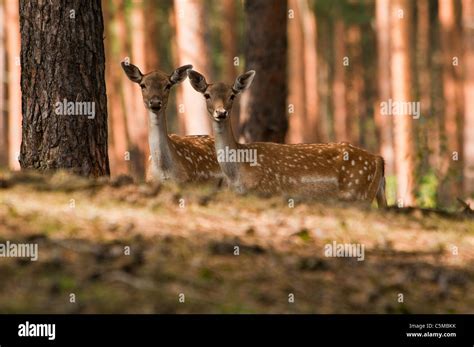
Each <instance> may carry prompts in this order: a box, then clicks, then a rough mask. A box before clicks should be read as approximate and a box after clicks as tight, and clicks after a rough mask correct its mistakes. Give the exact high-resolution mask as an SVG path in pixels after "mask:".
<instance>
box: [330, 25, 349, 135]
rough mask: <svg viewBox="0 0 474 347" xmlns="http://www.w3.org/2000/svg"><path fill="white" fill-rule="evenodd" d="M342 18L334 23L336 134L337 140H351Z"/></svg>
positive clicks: (333, 97) (333, 87)
mask: <svg viewBox="0 0 474 347" xmlns="http://www.w3.org/2000/svg"><path fill="white" fill-rule="evenodd" d="M344 26H345V25H344V21H343V20H342V19H338V20H336V22H335V23H334V37H337V38H338V39H337V40H336V41H334V80H333V86H332V93H333V94H332V99H333V108H334V135H335V138H336V141H349V134H348V124H347V105H346V67H345V66H344V65H343V60H344V57H345V56H346V43H345V35H344V32H345V29H344Z"/></svg>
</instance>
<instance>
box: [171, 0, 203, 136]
mask: <svg viewBox="0 0 474 347" xmlns="http://www.w3.org/2000/svg"><path fill="white" fill-rule="evenodd" d="M174 12H175V21H176V39H177V48H178V62H179V65H186V64H192V65H193V67H194V69H195V70H196V71H199V72H200V73H202V74H203V75H204V76H206V79H207V80H208V81H212V76H210V68H209V66H210V58H209V53H208V51H207V46H208V42H207V40H206V31H205V29H206V28H207V25H206V10H205V3H204V2H203V1H201V0H174ZM178 88H180V89H181V93H182V94H181V95H182V99H183V103H184V123H185V131H186V134H198V135H205V134H210V133H211V127H210V121H209V116H208V114H207V109H206V104H205V102H204V99H203V97H202V95H200V94H199V93H196V91H195V90H194V89H193V88H192V87H191V85H190V84H189V83H181V84H180V85H179V86H178Z"/></svg>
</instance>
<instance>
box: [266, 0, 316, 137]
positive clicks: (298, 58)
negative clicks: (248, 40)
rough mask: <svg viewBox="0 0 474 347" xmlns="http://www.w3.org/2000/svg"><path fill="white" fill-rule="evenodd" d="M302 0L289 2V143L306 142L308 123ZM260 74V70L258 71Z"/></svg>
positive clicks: (290, 0)
mask: <svg viewBox="0 0 474 347" xmlns="http://www.w3.org/2000/svg"><path fill="white" fill-rule="evenodd" d="M299 1H300V0H289V1H288V11H289V16H288V99H287V100H288V101H287V103H288V108H289V111H288V115H289V117H288V119H289V129H288V134H287V135H288V136H287V142H288V143H302V142H304V132H305V130H304V129H305V127H307V126H308V125H307V122H306V109H305V106H306V95H305V61H304V54H305V47H304V32H303V23H302V15H303V14H302V12H301V9H300V7H299V6H298V2H299ZM257 74H258V70H257Z"/></svg>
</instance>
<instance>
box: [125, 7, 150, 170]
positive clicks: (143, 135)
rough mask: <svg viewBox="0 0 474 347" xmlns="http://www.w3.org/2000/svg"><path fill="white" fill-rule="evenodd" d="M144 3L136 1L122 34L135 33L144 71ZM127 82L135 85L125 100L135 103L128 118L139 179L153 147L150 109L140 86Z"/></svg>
mask: <svg viewBox="0 0 474 347" xmlns="http://www.w3.org/2000/svg"><path fill="white" fill-rule="evenodd" d="M143 7H144V4H143V2H142V1H140V0H134V1H133V2H132V7H131V12H130V21H129V23H130V28H129V30H128V31H127V33H125V35H124V36H119V37H122V38H123V37H125V36H127V35H128V36H130V37H131V39H130V49H131V56H132V59H131V62H132V63H133V64H134V65H137V66H138V67H139V68H140V69H142V72H143V73H147V72H148V71H146V64H147V63H146V56H145V45H146V39H145V20H144V16H143V11H144V8H143ZM122 74H123V73H122ZM123 75H125V74H123ZM124 83H125V82H124ZM127 83H128V84H129V86H130V87H131V89H128V92H129V93H130V94H125V102H126V103H130V104H131V110H130V113H128V112H127V118H126V120H127V128H128V134H129V136H130V144H129V145H130V161H131V166H132V172H133V175H134V176H135V177H137V178H138V179H142V178H144V177H145V171H146V166H147V163H148V157H149V155H150V147H149V146H148V113H147V110H146V108H145V106H144V105H143V97H142V93H141V91H140V87H139V86H138V85H137V84H134V83H131V82H130V81H127Z"/></svg>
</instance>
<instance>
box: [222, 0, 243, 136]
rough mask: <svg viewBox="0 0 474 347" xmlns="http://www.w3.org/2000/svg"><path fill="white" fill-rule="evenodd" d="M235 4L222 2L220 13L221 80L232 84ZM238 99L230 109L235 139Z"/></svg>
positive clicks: (235, 53)
mask: <svg viewBox="0 0 474 347" xmlns="http://www.w3.org/2000/svg"><path fill="white" fill-rule="evenodd" d="M236 5H237V2H236V1H235V0H222V1H221V3H220V6H221V8H220V11H221V15H222V19H221V21H220V23H221V42H222V55H223V59H224V63H223V66H222V80H223V81H226V83H232V81H234V79H235V78H236V77H237V74H238V72H239V71H238V69H237V66H236V65H235V64H234V59H235V58H238V55H239V54H238V34H237V27H238V23H237V12H236V11H237V6H236ZM239 101H240V99H237V100H236V101H235V102H234V106H233V108H232V116H231V118H230V119H231V122H232V130H233V131H234V136H235V138H236V139H238V138H239V137H240V104H239Z"/></svg>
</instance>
